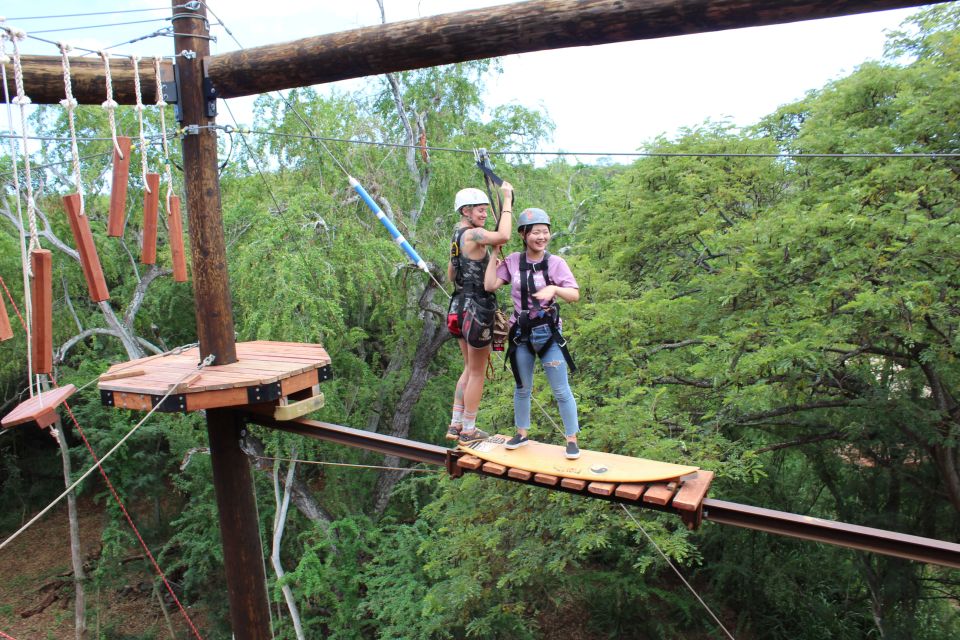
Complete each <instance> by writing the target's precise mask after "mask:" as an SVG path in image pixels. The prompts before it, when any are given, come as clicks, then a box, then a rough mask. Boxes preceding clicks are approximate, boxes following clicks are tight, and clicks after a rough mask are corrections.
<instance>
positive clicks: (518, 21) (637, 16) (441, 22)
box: [24, 0, 944, 104]
mask: <svg viewBox="0 0 960 640" xmlns="http://www.w3.org/2000/svg"><path fill="white" fill-rule="evenodd" d="M941 1H944V0H941ZM923 4H937V2H930V1H929V0H531V1H530V2H517V3H514V4H507V5H500V6H494V7H487V8H484V9H474V10H471V11H460V12H457V13H448V14H443V15H439V16H432V17H429V18H421V19H418V20H405V21H402V22H393V23H388V24H385V25H377V26H372V27H365V28H362V29H354V30H352V31H343V32H340V33H332V34H327V35H321V36H316V37H312V38H304V39H302V40H295V41H292V42H285V43H281V44H273V45H267V46H262V47H255V48H251V49H244V50H242V51H235V52H230V53H225V54H220V55H215V56H211V57H210V60H209V74H210V78H211V80H212V81H213V84H214V86H215V87H216V89H217V93H218V95H219V97H221V98H236V97H239V96H247V95H256V94H260V93H266V92H268V91H275V90H280V89H292V88H294V87H304V86H310V85H314V84H323V83H327V82H335V81H337V80H346V79H349V78H360V77H364V76H372V75H380V74H383V73H390V72H395V71H405V70H409V69H421V68H424V67H434V66H439V65H444V64H452V63H455V62H465V61H467V60H477V59H481V58H493V57H497V56H505V55H510V54H514V53H529V52H531V51H544V50H548V49H562V48H566V47H580V46H588V45H597V44H610V43H614V42H626V41H630V40H647V39H653V38H665V37H669V36H678V35H688V34H694V33H706V32H710V31H723V30H726V29H741V28H745V27H761V26H768V25H773V24H783V23H788V22H799V21H802V20H815V19H819V18H835V17H839V16H847V15H853V14H857V13H867V12H871V11H885V10H887V9H902V8H905V7H915V6H919V5H923ZM758 53H762V52H758ZM640 62H643V61H640ZM70 64H71V75H72V77H73V93H74V96H75V97H76V99H77V100H78V101H79V102H80V103H82V104H100V103H101V102H103V99H104V92H103V86H104V85H103V79H102V76H103V68H102V65H101V64H100V63H99V61H93V60H85V59H83V58H78V59H77V60H76V62H74V61H73V60H71V63H70ZM117 67H118V71H119V73H117V72H114V76H113V87H114V91H115V99H116V100H117V102H119V103H121V104H133V90H132V88H133V78H132V69H131V70H130V72H128V73H124V72H126V71H127V69H125V68H124V67H129V65H119V64H118V65H117ZM111 68H112V67H111ZM608 71H609V73H610V77H611V81H616V79H617V78H618V74H619V70H608ZM597 72H598V73H602V72H604V70H602V69H598V70H597ZM140 73H141V76H142V78H143V84H144V87H145V94H144V102H150V101H153V100H154V97H153V96H152V95H151V93H152V87H153V86H154V85H153V77H154V76H153V69H152V68H151V69H149V70H146V69H141V72H140ZM24 84H25V89H26V92H27V95H28V96H30V98H31V100H32V101H33V102H34V103H36V104H55V103H57V102H59V101H60V100H61V99H62V98H63V72H62V70H61V68H60V57H59V56H24Z"/></svg>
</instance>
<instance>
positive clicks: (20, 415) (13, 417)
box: [0, 384, 77, 429]
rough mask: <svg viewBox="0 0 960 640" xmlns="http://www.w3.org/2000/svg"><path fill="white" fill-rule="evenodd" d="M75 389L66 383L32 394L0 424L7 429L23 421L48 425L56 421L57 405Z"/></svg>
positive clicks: (41, 425)
mask: <svg viewBox="0 0 960 640" xmlns="http://www.w3.org/2000/svg"><path fill="white" fill-rule="evenodd" d="M76 390H77V388H76V387H75V386H73V385H72V384H68V385H66V386H63V387H57V388H56V389H53V390H52V391H47V392H45V393H41V394H39V395H36V396H33V397H32V398H30V399H29V400H27V401H25V402H21V403H20V404H19V405H17V407H16V408H15V409H14V410H13V411H11V412H10V413H8V414H7V415H5V416H4V417H3V420H0V426H2V427H3V428H4V429H7V428H9V427H12V426H15V425H18V424H24V423H25V422H36V423H37V426H39V427H49V426H50V425H51V424H53V423H54V422H56V421H57V407H59V406H60V405H61V404H63V403H64V402H65V401H66V400H67V398H69V397H70V396H72V395H73V394H74V393H75V392H76Z"/></svg>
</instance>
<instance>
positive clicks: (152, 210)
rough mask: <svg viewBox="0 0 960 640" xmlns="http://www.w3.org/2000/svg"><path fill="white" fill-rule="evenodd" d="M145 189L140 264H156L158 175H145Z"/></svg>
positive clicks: (158, 198) (158, 200)
mask: <svg viewBox="0 0 960 640" xmlns="http://www.w3.org/2000/svg"><path fill="white" fill-rule="evenodd" d="M147 187H148V188H149V189H150V191H149V192H148V191H146V190H144V192H143V248H142V249H141V250H140V262H142V263H143V264H156V262H157V210H158V208H159V206H160V174H159V173H148V174H147Z"/></svg>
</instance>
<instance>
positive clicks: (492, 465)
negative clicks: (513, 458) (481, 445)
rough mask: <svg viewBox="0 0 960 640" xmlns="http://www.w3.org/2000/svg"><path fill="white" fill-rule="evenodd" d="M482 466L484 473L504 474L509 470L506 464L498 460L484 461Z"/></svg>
mask: <svg viewBox="0 0 960 640" xmlns="http://www.w3.org/2000/svg"><path fill="white" fill-rule="evenodd" d="M482 468H483V472H484V473H489V474H490V475H492V476H502V475H503V474H505V473H506V472H507V468H506V467H505V466H503V465H502V464H497V463H496V462H484V463H483V467H482Z"/></svg>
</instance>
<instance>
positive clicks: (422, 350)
mask: <svg viewBox="0 0 960 640" xmlns="http://www.w3.org/2000/svg"><path fill="white" fill-rule="evenodd" d="M436 291H437V289H436V286H435V285H434V284H433V283H432V282H431V283H430V284H429V285H428V286H427V289H426V290H425V291H424V295H423V296H421V298H420V306H421V308H426V307H428V306H429V305H430V302H431V300H432V299H433V294H434V293H436ZM449 339H450V333H449V332H448V331H447V326H446V324H444V323H441V322H440V321H439V316H438V315H436V314H435V313H433V312H431V311H427V312H425V313H424V320H423V330H422V331H421V332H420V341H419V342H418V343H417V354H416V356H414V359H413V368H412V370H411V371H410V378H409V380H407V383H406V385H404V387H403V392H402V393H401V394H400V399H399V400H398V401H397V406H396V408H395V409H394V412H393V420H392V423H391V430H390V435H392V436H395V437H397V438H406V437H407V436H408V435H410V418H411V415H412V413H413V407H414V405H415V404H416V403H417V400H419V399H420V394H421V393H422V392H423V388H424V387H425V386H426V384H427V381H428V380H429V379H430V363H431V362H432V361H433V359H434V358H435V357H436V355H437V352H438V351H440V347H442V346H443V343H444V342H446V341H447V340H449ZM399 464H400V459H399V458H397V457H396V456H385V457H384V465H386V466H388V467H396V466H398V465H399ZM404 475H406V472H405V471H393V470H383V471H382V472H381V473H380V476H379V477H378V478H377V484H376V486H375V487H374V490H373V496H374V511H375V512H376V514H377V515H378V516H379V515H382V514H383V512H384V510H385V509H386V508H387V504H388V503H389V502H390V495H391V494H392V493H393V488H394V487H395V486H396V484H397V483H398V482H399V481H400V480H401V479H402V478H403V476H404Z"/></svg>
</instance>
